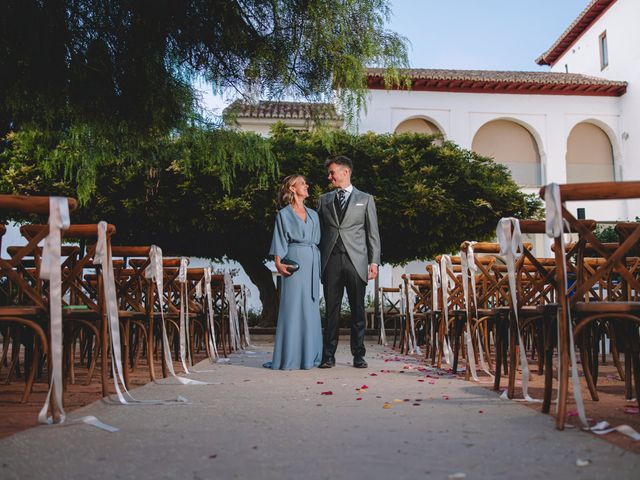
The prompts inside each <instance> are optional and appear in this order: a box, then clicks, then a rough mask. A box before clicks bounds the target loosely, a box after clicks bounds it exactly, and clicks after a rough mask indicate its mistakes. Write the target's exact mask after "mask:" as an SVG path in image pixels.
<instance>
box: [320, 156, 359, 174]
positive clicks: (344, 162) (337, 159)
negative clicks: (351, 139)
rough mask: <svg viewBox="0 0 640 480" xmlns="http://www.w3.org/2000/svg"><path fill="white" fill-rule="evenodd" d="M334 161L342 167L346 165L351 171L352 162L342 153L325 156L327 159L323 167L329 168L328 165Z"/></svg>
mask: <svg viewBox="0 0 640 480" xmlns="http://www.w3.org/2000/svg"><path fill="white" fill-rule="evenodd" d="M332 163H335V164H336V165H342V166H343V167H347V168H348V169H349V170H351V171H352V172H353V162H352V161H351V159H350V158H349V157H345V156H344V155H337V156H335V157H329V158H327V161H326V162H324V168H329V165H331V164H332Z"/></svg>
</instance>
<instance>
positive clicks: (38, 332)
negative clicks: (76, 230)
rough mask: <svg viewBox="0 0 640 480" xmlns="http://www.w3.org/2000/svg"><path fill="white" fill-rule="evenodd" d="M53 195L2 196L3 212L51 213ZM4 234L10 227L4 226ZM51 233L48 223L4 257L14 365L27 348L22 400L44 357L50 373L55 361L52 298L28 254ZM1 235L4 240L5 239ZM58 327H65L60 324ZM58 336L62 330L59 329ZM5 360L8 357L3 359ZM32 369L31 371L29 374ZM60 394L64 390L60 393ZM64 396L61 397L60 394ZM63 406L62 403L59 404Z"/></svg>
mask: <svg viewBox="0 0 640 480" xmlns="http://www.w3.org/2000/svg"><path fill="white" fill-rule="evenodd" d="M49 206H50V198H49V197H28V196H20V195H0V211H2V212H4V213H5V214H7V215H11V214H12V213H20V214H25V213H26V214H40V215H46V214H49ZM67 206H68V209H69V211H70V212H72V211H73V210H75V209H76V207H77V202H76V201H75V199H67ZM1 227H2V228H1V231H2V235H4V233H5V231H6V228H5V226H4V225H2V226H1ZM48 233H49V227H48V225H47V226H46V228H43V229H42V231H41V232H40V233H39V235H38V238H36V239H30V240H29V241H28V242H27V244H26V245H24V246H23V247H21V248H19V250H18V251H16V252H14V254H13V255H11V257H10V258H8V259H4V258H0V284H1V285H2V287H1V288H2V292H3V295H2V303H1V304H0V324H1V325H3V326H6V327H8V328H6V329H5V330H4V335H9V336H10V337H12V339H13V352H12V356H13V359H14V360H12V364H13V365H15V363H14V361H15V362H17V360H18V358H19V349H20V345H21V344H24V345H25V346H26V351H25V389H24V391H23V395H22V401H23V402H25V401H27V399H28V398H29V394H30V392H31V389H32V386H33V382H34V379H35V374H36V370H37V367H38V365H39V363H40V359H41V358H46V359H47V361H48V366H49V368H48V373H49V375H50V376H51V375H52V371H51V368H52V363H51V356H50V354H49V352H50V351H51V349H50V343H49V342H50V340H49V339H50V337H48V335H47V333H49V332H50V329H51V328H53V326H52V324H51V322H50V321H49V314H50V307H49V299H48V298H47V296H46V294H45V292H44V291H43V289H42V281H41V279H40V278H38V276H37V274H38V270H37V269H34V268H33V267H34V264H33V263H31V264H27V262H26V261H25V260H26V259H25V257H28V256H31V257H34V256H37V250H38V247H37V245H38V243H39V242H40V241H41V240H43V239H44V238H45V237H47V235H48ZM2 235H0V240H1V238H2ZM56 328H61V326H58V327H56ZM55 334H56V338H59V337H60V336H61V335H62V332H60V331H58V332H55ZM8 345H9V342H8V337H7V336H5V338H4V348H3V350H4V352H3V357H4V354H5V353H6V352H7V348H8ZM3 360H4V358H3ZM27 371H28V373H27ZM58 393H59V394H60V393H61V392H58ZM55 397H56V395H53V396H52V398H53V404H52V405H51V409H52V411H55V409H56V405H55V403H56V400H55ZM60 398H61V397H60ZM59 407H60V408H62V405H59Z"/></svg>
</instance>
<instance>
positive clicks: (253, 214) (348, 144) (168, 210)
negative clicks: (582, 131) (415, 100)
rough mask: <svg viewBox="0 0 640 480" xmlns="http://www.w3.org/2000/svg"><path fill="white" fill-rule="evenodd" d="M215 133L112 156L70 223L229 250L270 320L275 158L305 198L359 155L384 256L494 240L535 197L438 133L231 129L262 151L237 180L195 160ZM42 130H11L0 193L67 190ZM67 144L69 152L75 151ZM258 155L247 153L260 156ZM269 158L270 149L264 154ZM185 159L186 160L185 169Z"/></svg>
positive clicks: (1, 158) (124, 238)
mask: <svg viewBox="0 0 640 480" xmlns="http://www.w3.org/2000/svg"><path fill="white" fill-rule="evenodd" d="M220 135H221V133H220V131H218V130H214V131H210V132H207V131H200V132H191V134H190V135H185V136H179V137H175V136H172V137H167V138H166V139H165V141H164V142H163V143H162V144H161V145H159V146H158V148H157V149H156V151H155V155H156V156H157V158H156V161H155V164H154V166H153V167H149V166H148V164H147V163H146V162H145V160H144V159H142V158H129V157H126V158H124V157H122V158H121V157H118V156H116V157H114V160H112V161H109V162H107V163H106V164H104V165H101V166H99V167H98V168H97V169H96V170H95V175H96V179H97V182H96V185H97V186H96V189H95V191H94V192H93V195H92V196H91V198H90V200H89V201H88V202H87V203H86V204H85V205H84V206H83V207H81V208H80V209H79V210H78V211H77V212H76V213H74V216H73V219H72V221H73V222H74V223H80V222H96V221H98V220H101V219H104V220H107V221H109V222H110V223H113V224H115V225H116V227H117V234H116V236H115V237H114V242H116V243H120V244H129V245H131V244H138V245H141V244H151V243H155V244H157V245H160V246H161V247H162V248H163V249H164V251H165V252H166V253H168V254H174V255H190V256H201V257H206V258H211V259H218V260H219V259H222V258H223V257H225V256H226V257H228V258H231V259H235V260H237V261H239V262H240V263H241V264H242V266H243V267H244V268H245V270H246V271H247V273H248V274H249V276H250V277H251V279H252V281H253V282H254V283H255V284H256V285H257V286H258V287H259V288H260V292H261V300H262V303H263V307H264V315H265V321H266V322H267V323H271V324H272V323H273V322H274V321H275V311H276V303H275V291H274V287H273V282H272V278H271V273H270V272H269V270H268V269H267V268H266V267H265V266H264V261H265V259H266V254H267V252H268V249H269V244H270V241H271V235H272V229H273V221H274V217H275V213H276V211H277V208H278V207H277V205H276V195H277V191H278V189H279V178H278V177H279V176H280V175H277V174H276V172H275V171H273V172H271V174H269V175H258V174H257V173H256V172H257V171H263V170H264V169H265V165H267V164H269V163H271V162H273V163H277V164H278V166H279V171H280V173H281V175H282V176H284V175H288V174H291V173H301V174H304V175H305V176H307V179H308V181H309V182H310V183H311V185H312V189H311V192H312V196H311V198H310V199H309V201H308V205H309V206H311V207H315V202H316V200H317V198H318V196H319V195H320V194H321V193H323V192H325V191H328V190H329V189H330V188H331V187H330V185H329V183H328V180H327V178H326V172H325V169H324V161H325V159H326V158H327V157H328V156H331V155H336V154H344V155H347V156H349V157H351V158H352V159H353V160H354V163H355V171H354V175H353V182H354V185H356V186H357V187H358V188H360V189H361V190H363V191H366V192H370V193H372V194H373V195H375V197H376V204H377V207H378V216H379V221H380V233H381V239H382V252H383V261H384V262H386V263H403V262H407V261H409V260H412V259H426V258H432V257H433V256H435V255H437V254H439V253H443V252H451V251H455V250H456V248H457V247H458V246H459V244H460V243H461V242H462V241H463V240H482V239H486V238H489V237H491V236H493V232H494V231H495V226H496V223H497V220H498V219H499V218H500V217H502V216H516V217H519V218H528V217H530V216H531V215H532V214H533V213H535V212H534V211H533V210H534V209H535V207H536V205H533V206H532V204H531V202H530V201H529V200H528V199H527V198H526V197H525V196H524V195H523V194H522V193H520V192H519V190H518V187H517V186H516V184H515V183H514V182H513V181H512V179H511V177H510V175H509V173H508V170H507V169H506V167H504V166H502V165H499V164H496V163H494V162H493V161H492V160H490V159H487V158H483V157H480V156H478V155H476V154H474V153H472V152H469V151H467V150H462V149H460V148H458V147H457V146H456V145H454V144H453V143H451V142H448V141H443V140H442V139H441V138H439V137H437V136H424V135H418V134H403V135H375V134H372V133H369V134H365V135H354V134H350V133H347V132H344V131H330V132H327V131H325V132H322V131H317V132H314V133H308V132H295V131H292V130H289V129H287V128H285V127H284V126H283V125H278V126H276V127H275V128H274V129H273V132H272V137H271V138H270V139H262V138H260V137H257V136H256V135H253V134H246V133H234V132H227V133H225V135H228V136H229V137H230V138H227V139H223V140H224V142H225V143H233V141H235V140H234V138H235V137H242V138H241V139H238V140H237V141H238V144H246V143H248V142H252V143H253V145H254V150H255V151H259V152H261V154H260V156H261V157H263V158H265V160H264V164H263V165H262V166H260V165H257V164H256V165H255V166H254V168H246V166H245V164H244V162H242V156H243V155H246V154H247V153H246V152H243V151H234V152H227V154H228V155H229V156H230V158H229V159H227V162H231V161H232V158H231V157H233V158H236V161H237V164H238V167H237V168H236V169H235V177H234V178H233V181H230V182H229V183H228V184H226V185H225V184H224V183H223V182H222V181H221V180H220V169H219V168H217V167H216V166H215V163H214V164H211V163H210V162H206V161H203V160H202V157H204V156H206V154H207V151H208V149H209V148H210V147H211V143H212V142H216V141H221V139H220ZM46 140H47V139H46V137H44V136H42V137H34V136H32V135H31V134H29V135H27V134H15V135H12V136H11V137H10V138H9V140H8V141H9V143H10V146H9V148H8V149H7V150H6V151H5V152H4V153H3V154H1V155H0V169H1V171H2V172H3V173H2V174H1V176H0V191H2V192H5V193H6V192H15V193H42V192H48V193H60V194H67V195H73V194H74V191H75V190H76V188H77V185H78V181H77V179H74V178H71V179H67V180H65V177H64V169H63V168H62V167H61V166H59V167H58V170H52V171H48V172H45V171H43V170H42V168H41V165H44V164H46V165H51V164H55V162H51V161H36V160H34V159H36V158H39V156H40V155H43V156H56V155H61V153H60V152H57V151H56V150H53V151H50V150H48V149H47V148H46V147H47V146H46ZM73 148H74V146H73V145H70V146H69V147H68V149H67V150H65V152H64V154H65V155H67V156H68V155H74V154H75V152H74V150H73ZM255 151H254V155H255ZM268 157H273V158H272V159H271V160H267V158H268ZM186 165H189V167H188V168H187V167H186Z"/></svg>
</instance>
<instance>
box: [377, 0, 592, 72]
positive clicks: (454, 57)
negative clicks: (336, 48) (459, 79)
mask: <svg viewBox="0 0 640 480" xmlns="http://www.w3.org/2000/svg"><path fill="white" fill-rule="evenodd" d="M588 4H589V0H392V1H391V9H392V12H393V14H392V18H391V22H390V24H389V28H390V29H391V30H393V31H396V32H398V33H400V34H401V35H404V36H405V37H406V38H407V39H408V40H409V41H410V43H411V46H410V48H409V60H410V63H411V66H412V67H413V68H452V69H469V70H476V69H478V70H533V71H540V70H545V69H548V67H545V68H543V67H540V66H538V65H537V64H536V63H535V59H536V58H537V57H538V56H539V55H540V54H541V53H543V52H545V51H546V50H547V49H548V48H549V47H550V46H551V45H552V44H553V42H555V40H556V39H557V38H558V37H559V36H560V35H561V34H562V32H564V31H565V29H566V28H567V27H568V26H569V25H570V24H571V22H572V21H573V20H575V19H576V18H577V16H578V15H579V14H580V12H582V10H584V8H585V7H586V6H587V5H588Z"/></svg>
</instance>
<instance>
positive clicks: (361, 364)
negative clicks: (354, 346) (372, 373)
mask: <svg viewBox="0 0 640 480" xmlns="http://www.w3.org/2000/svg"><path fill="white" fill-rule="evenodd" d="M353 366H354V367H356V368H367V367H368V366H369V365H367V362H365V361H364V358H362V357H353Z"/></svg>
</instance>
